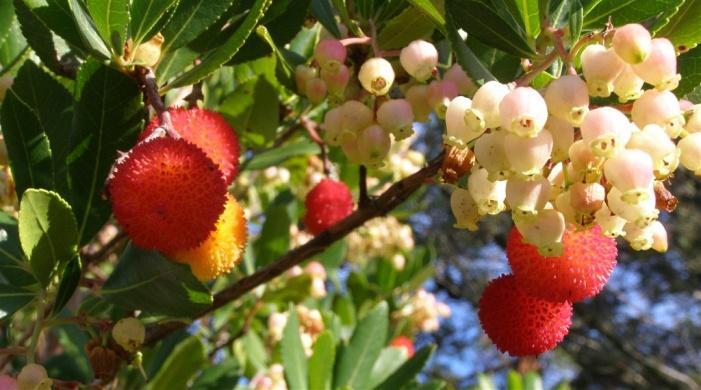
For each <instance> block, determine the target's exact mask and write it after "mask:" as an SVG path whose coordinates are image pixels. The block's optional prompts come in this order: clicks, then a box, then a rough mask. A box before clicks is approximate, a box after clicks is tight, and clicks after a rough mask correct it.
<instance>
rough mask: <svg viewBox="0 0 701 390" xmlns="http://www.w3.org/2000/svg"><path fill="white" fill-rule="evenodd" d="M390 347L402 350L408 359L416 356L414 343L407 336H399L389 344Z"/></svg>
mask: <svg viewBox="0 0 701 390" xmlns="http://www.w3.org/2000/svg"><path fill="white" fill-rule="evenodd" d="M389 345H390V347H394V348H402V349H404V350H405V351H406V356H407V357H408V358H410V357H412V356H414V343H413V342H412V341H411V339H410V338H408V337H406V336H397V337H395V338H393V339H392V341H390V342H389Z"/></svg>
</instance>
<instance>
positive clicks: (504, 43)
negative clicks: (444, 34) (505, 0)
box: [446, 0, 535, 58]
mask: <svg viewBox="0 0 701 390" xmlns="http://www.w3.org/2000/svg"><path fill="white" fill-rule="evenodd" d="M446 15H451V18H452V19H453V21H454V22H455V23H457V27H461V28H462V29H463V30H465V31H467V33H468V34H471V35H472V36H474V37H475V38H477V39H479V40H481V41H482V42H484V43H486V44H488V45H491V46H494V47H497V48H499V49H501V50H504V51H505V52H507V53H510V54H513V55H516V56H519V57H526V58H531V57H533V56H534V55H535V52H534V51H533V48H531V46H530V45H529V43H528V41H527V40H526V38H525V37H524V36H523V35H521V34H520V33H519V32H518V31H516V29H515V28H514V27H513V26H512V25H511V24H510V23H509V22H508V21H506V20H504V19H503V18H502V17H501V16H500V15H499V14H498V13H497V12H496V11H494V10H493V9H491V8H489V7H488V6H487V5H485V4H484V3H482V2H480V1H477V0H447V2H446ZM449 30H450V29H449Z"/></svg>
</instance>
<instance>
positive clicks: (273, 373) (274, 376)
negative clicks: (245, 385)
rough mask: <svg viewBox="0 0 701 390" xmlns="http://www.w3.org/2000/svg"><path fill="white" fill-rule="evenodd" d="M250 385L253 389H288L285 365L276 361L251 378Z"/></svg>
mask: <svg viewBox="0 0 701 390" xmlns="http://www.w3.org/2000/svg"><path fill="white" fill-rule="evenodd" d="M249 387H250V388H251V389H253V390H287V383H286V382H285V369H284V367H283V366H282V365H281V364H278V363H275V364H273V365H271V366H270V367H268V369H267V370H264V371H260V372H258V373H257V374H256V376H254V377H253V379H251V383H250V386H249Z"/></svg>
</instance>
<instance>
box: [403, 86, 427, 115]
mask: <svg viewBox="0 0 701 390" xmlns="http://www.w3.org/2000/svg"><path fill="white" fill-rule="evenodd" d="M427 92H428V86H426V85H413V86H411V87H409V89H407V91H406V93H405V94H404V98H405V99H406V100H407V101H408V102H409V103H410V104H411V110H412V111H413V112H414V117H415V118H416V121H418V122H426V121H427V120H428V116H429V115H430V114H431V111H433V108H432V107H431V105H430V104H428V98H427V97H426V94H427Z"/></svg>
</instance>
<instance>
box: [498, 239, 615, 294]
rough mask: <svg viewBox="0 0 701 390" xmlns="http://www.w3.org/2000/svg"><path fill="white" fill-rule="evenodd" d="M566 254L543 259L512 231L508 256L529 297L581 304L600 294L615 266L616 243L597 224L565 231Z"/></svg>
mask: <svg viewBox="0 0 701 390" xmlns="http://www.w3.org/2000/svg"><path fill="white" fill-rule="evenodd" d="M562 243H563V253H562V256H559V257H544V256H541V255H540V254H539V253H538V249H537V248H536V247H535V246H533V245H531V244H527V243H525V242H524V241H523V236H522V235H521V233H520V232H519V231H518V229H516V228H513V229H511V233H510V234H509V238H508V240H507V242H506V254H507V257H508V259H509V264H510V265H511V269H512V271H513V273H514V277H515V278H516V279H517V280H518V282H519V284H520V285H521V286H522V287H523V289H524V290H525V291H527V292H528V293H529V294H531V295H533V296H536V297H539V298H541V299H546V300H549V301H553V302H562V301H570V302H578V301H581V300H583V299H586V298H590V297H593V296H594V295H596V294H598V293H599V292H600V291H601V290H602V289H603V287H604V285H605V284H606V282H607V281H608V279H609V276H611V272H613V268H614V267H615V266H616V256H617V255H618V251H617V249H616V241H615V240H614V239H613V238H610V237H606V236H605V235H603V233H602V232H601V227H599V226H598V225H596V226H593V227H591V228H589V229H586V230H582V231H576V230H574V229H573V228H572V227H570V228H568V229H567V230H566V231H565V235H564V237H563V239H562Z"/></svg>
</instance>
